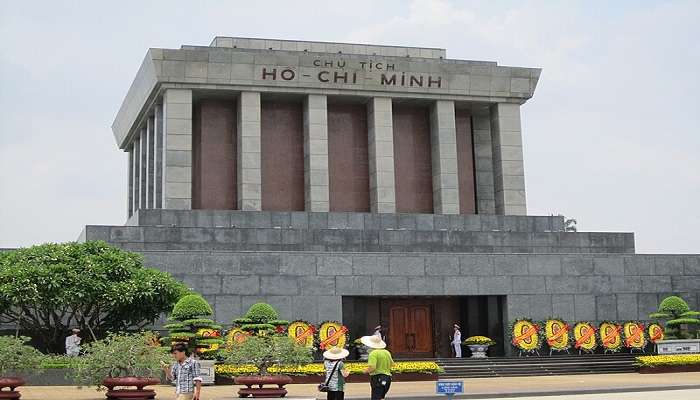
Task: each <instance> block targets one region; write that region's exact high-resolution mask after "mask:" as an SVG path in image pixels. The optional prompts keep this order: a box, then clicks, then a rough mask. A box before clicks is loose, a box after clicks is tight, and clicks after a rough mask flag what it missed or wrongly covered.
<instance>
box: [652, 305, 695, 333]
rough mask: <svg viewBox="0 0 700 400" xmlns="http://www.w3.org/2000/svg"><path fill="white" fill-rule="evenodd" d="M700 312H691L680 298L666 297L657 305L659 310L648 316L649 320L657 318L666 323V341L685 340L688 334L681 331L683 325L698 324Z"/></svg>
mask: <svg viewBox="0 0 700 400" xmlns="http://www.w3.org/2000/svg"><path fill="white" fill-rule="evenodd" d="M698 316H700V312H698V311H692V310H691V309H690V307H689V306H688V303H686V302H685V300H683V299H682V298H680V297H678V296H668V297H666V298H665V299H663V300H662V301H661V304H659V310H658V311H657V312H655V313H652V314H650V315H649V317H651V318H659V319H663V320H665V321H666V337H667V338H668V339H686V338H688V337H689V335H688V333H687V332H685V330H684V329H682V326H683V325H694V324H700V319H698Z"/></svg>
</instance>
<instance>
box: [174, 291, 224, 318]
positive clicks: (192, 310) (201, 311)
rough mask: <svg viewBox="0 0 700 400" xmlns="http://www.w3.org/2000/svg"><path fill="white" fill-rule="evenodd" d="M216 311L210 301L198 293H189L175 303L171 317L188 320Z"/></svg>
mask: <svg viewBox="0 0 700 400" xmlns="http://www.w3.org/2000/svg"><path fill="white" fill-rule="evenodd" d="M213 313H214V311H213V310H212V309H211V306H210V305H209V303H208V302H207V301H206V300H204V298H203V297H202V296H200V295H198V294H188V295H187V296H183V297H182V298H181V299H180V300H178V301H177V303H175V306H174V307H173V311H172V312H171V313H170V318H171V319H175V320H187V319H194V318H197V317H204V316H209V315H212V314H213Z"/></svg>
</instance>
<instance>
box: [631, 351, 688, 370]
mask: <svg viewBox="0 0 700 400" xmlns="http://www.w3.org/2000/svg"><path fill="white" fill-rule="evenodd" d="M695 364H700V354H674V355H667V356H639V357H637V365H639V366H641V367H660V366H667V365H695Z"/></svg>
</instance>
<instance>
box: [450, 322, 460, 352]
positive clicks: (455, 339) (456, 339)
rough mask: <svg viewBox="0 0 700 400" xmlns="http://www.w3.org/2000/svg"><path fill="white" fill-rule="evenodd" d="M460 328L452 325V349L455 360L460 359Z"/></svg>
mask: <svg viewBox="0 0 700 400" xmlns="http://www.w3.org/2000/svg"><path fill="white" fill-rule="evenodd" d="M460 329H461V328H460V326H459V325H457V324H454V334H453V335H452V348H453V349H454V351H455V358H462V331H460Z"/></svg>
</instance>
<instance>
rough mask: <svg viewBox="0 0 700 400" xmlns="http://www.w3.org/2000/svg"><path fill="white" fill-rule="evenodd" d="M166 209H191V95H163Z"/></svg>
mask: <svg viewBox="0 0 700 400" xmlns="http://www.w3.org/2000/svg"><path fill="white" fill-rule="evenodd" d="M163 136H164V142H163V148H164V149H165V157H164V159H163V208H168V209H180V210H189V209H191V208H192V91H191V90H189V89H167V90H166V91H165V94H164V95H163Z"/></svg>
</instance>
